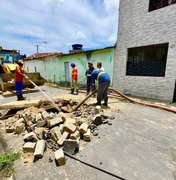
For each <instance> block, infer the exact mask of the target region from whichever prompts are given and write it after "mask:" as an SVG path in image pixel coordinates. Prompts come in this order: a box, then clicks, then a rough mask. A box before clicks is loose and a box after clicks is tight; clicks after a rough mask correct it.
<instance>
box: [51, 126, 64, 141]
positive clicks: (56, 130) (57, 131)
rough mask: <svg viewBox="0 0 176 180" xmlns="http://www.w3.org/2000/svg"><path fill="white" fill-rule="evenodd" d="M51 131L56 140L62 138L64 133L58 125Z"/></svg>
mask: <svg viewBox="0 0 176 180" xmlns="http://www.w3.org/2000/svg"><path fill="white" fill-rule="evenodd" d="M50 132H51V138H52V139H53V140H54V141H57V140H59V139H60V138H61V136H62V134H61V131H60V128H59V127H58V126H56V127H54V128H52V129H51V130H50Z"/></svg>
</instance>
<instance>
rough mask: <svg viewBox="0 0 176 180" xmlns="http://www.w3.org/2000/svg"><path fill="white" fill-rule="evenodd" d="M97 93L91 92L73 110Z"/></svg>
mask: <svg viewBox="0 0 176 180" xmlns="http://www.w3.org/2000/svg"><path fill="white" fill-rule="evenodd" d="M96 92H97V90H95V91H92V92H91V93H90V94H89V95H88V96H86V97H85V98H84V99H83V100H82V101H81V102H80V103H79V104H78V105H77V106H76V107H75V108H74V109H73V110H72V112H73V111H76V110H77V109H78V108H79V107H80V106H81V105H82V104H83V103H84V102H86V101H87V100H88V99H89V98H90V97H91V96H93V95H94V94H95V93H96Z"/></svg>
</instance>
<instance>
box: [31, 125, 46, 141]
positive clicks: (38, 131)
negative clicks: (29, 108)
mask: <svg viewBox="0 0 176 180" xmlns="http://www.w3.org/2000/svg"><path fill="white" fill-rule="evenodd" d="M47 131H48V129H47V128H44V127H36V128H35V130H34V132H35V134H36V135H37V137H39V138H40V139H43V132H47Z"/></svg>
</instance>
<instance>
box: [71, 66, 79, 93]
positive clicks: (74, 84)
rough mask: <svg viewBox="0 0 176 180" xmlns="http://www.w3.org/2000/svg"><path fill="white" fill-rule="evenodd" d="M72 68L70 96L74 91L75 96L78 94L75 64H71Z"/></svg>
mask: <svg viewBox="0 0 176 180" xmlns="http://www.w3.org/2000/svg"><path fill="white" fill-rule="evenodd" d="M71 67H72V86H71V94H74V90H75V91H76V94H78V82H77V81H78V69H77V68H76V64H74V63H71Z"/></svg>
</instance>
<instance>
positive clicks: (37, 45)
mask: <svg viewBox="0 0 176 180" xmlns="http://www.w3.org/2000/svg"><path fill="white" fill-rule="evenodd" d="M35 46H36V47H37V54H38V53H39V52H38V45H35Z"/></svg>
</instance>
